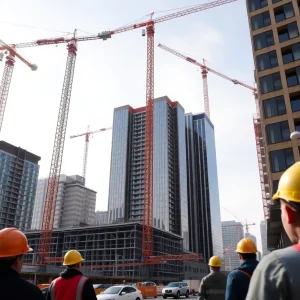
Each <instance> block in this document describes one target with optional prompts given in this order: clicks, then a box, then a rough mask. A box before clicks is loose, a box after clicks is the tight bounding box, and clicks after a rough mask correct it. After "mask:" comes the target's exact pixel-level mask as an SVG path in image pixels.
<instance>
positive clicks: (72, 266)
mask: <svg viewBox="0 0 300 300" xmlns="http://www.w3.org/2000/svg"><path fill="white" fill-rule="evenodd" d="M78 264H79V263H77V264H74V265H68V266H67V269H74V268H76V267H77V266H78Z"/></svg>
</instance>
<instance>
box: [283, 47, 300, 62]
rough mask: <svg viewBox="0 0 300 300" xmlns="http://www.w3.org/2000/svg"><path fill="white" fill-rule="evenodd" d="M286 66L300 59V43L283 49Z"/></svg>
mask: <svg viewBox="0 0 300 300" xmlns="http://www.w3.org/2000/svg"><path fill="white" fill-rule="evenodd" d="M281 53H282V59H283V63H284V64H288V63H290V62H292V61H295V60H299V59H300V43H297V44H293V45H291V46H288V47H285V48H283V49H281Z"/></svg>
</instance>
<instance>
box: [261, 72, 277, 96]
mask: <svg viewBox="0 0 300 300" xmlns="http://www.w3.org/2000/svg"><path fill="white" fill-rule="evenodd" d="M259 86H260V92H261V94H266V93H270V92H274V91H277V90H280V89H282V85H281V79H280V74H279V73H274V74H270V75H267V76H263V77H261V78H259Z"/></svg>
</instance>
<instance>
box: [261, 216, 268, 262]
mask: <svg viewBox="0 0 300 300" xmlns="http://www.w3.org/2000/svg"><path fill="white" fill-rule="evenodd" d="M260 234H261V246H262V256H265V255H267V254H268V253H269V250H268V247H267V223H266V221H261V222H260Z"/></svg>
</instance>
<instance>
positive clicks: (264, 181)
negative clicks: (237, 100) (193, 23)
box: [158, 44, 270, 219]
mask: <svg viewBox="0 0 300 300" xmlns="http://www.w3.org/2000/svg"><path fill="white" fill-rule="evenodd" d="M158 47H160V48H161V49H163V50H165V51H167V52H169V53H171V54H173V55H175V56H177V57H179V58H182V59H184V60H186V61H188V62H189V63H192V64H194V65H196V66H198V67H200V68H201V70H202V72H201V73H202V78H203V96H204V110H205V113H206V114H207V116H208V117H209V116H210V111H209V98H208V84H207V73H208V72H210V73H213V74H215V75H217V76H219V77H221V78H224V79H226V80H228V81H231V82H232V83H234V84H237V85H241V86H243V87H245V88H247V89H249V90H251V91H252V92H253V95H254V99H255V106H256V114H255V115H254V116H253V125H254V132H255V142H256V152H257V160H258V168H259V178H260V186H261V194H262V201H263V210H264V216H265V219H268V218H269V216H270V212H269V205H268V198H269V196H270V188H269V179H268V170H267V164H266V161H265V160H266V153H265V151H266V150H265V149H266V148H265V144H264V139H263V134H262V127H261V126H262V125H261V117H260V105H259V99H258V93H257V89H256V88H255V87H252V86H250V85H247V84H245V83H243V82H241V81H239V80H236V79H232V78H230V77H228V76H227V75H225V74H223V73H220V72H218V71H216V70H214V69H212V68H209V67H207V66H206V65H205V63H204V60H203V64H201V63H200V62H198V61H196V60H195V59H194V58H191V57H188V56H185V55H183V54H182V53H180V52H178V51H176V50H174V49H171V48H169V47H167V46H165V45H162V44H158Z"/></svg>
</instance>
